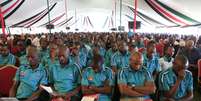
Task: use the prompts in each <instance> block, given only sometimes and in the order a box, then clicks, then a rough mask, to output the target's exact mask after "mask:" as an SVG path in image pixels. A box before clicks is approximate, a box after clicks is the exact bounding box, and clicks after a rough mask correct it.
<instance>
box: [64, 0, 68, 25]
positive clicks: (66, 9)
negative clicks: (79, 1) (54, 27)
mask: <svg viewBox="0 0 201 101" xmlns="http://www.w3.org/2000/svg"><path fill="white" fill-rule="evenodd" d="M67 11H68V8H67V0H65V13H66V21H67V20H68V14H67ZM66 25H68V24H67V23H66ZM66 27H67V26H66Z"/></svg>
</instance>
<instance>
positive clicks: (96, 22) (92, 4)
mask: <svg viewBox="0 0 201 101" xmlns="http://www.w3.org/2000/svg"><path fill="white" fill-rule="evenodd" d="M6 1H11V2H9V3H8V4H7V5H5V6H3V7H2V10H3V11H4V10H6V9H7V8H8V7H10V6H11V5H12V4H13V3H15V2H17V1H23V0H1V1H0V3H1V4H2V3H4V2H6ZM49 1H50V5H53V4H54V3H57V4H56V6H55V7H54V8H53V10H52V11H51V12H50V17H51V20H52V19H54V18H56V17H58V16H59V15H62V14H64V13H65V11H66V9H65V0H49ZM115 1H116V3H117V7H116V10H117V12H116V15H117V16H116V18H117V19H116V26H119V25H120V23H119V20H120V17H119V0H66V2H67V3H66V4H67V16H68V18H70V17H73V18H72V20H70V21H69V22H68V25H64V26H61V27H58V26H56V28H57V29H59V28H65V27H66V26H70V27H71V28H72V29H75V28H79V29H82V30H83V31H87V30H92V31H93V30H94V31H101V30H107V29H109V28H112V27H115V23H114V22H115V17H114V14H113V16H112V11H114V8H115V3H114V2H115ZM122 1H123V9H122V10H123V13H122V25H123V26H125V27H127V26H128V21H131V19H132V18H133V16H134V15H133V12H132V11H131V10H130V9H129V8H128V6H130V7H134V6H133V5H134V0H122ZM149 1H156V0H149ZM157 1H160V2H162V3H163V4H165V5H167V6H168V7H170V8H172V9H174V10H176V11H178V12H180V13H182V14H184V15H186V16H188V17H190V18H192V19H194V20H196V21H198V22H201V19H200V18H201V13H200V11H199V10H200V8H201V7H200V5H201V0H157ZM18 4H19V3H18ZM46 8H47V1H46V0H24V2H23V4H22V5H21V6H20V7H19V8H18V9H17V10H16V11H15V12H14V13H13V14H12V15H11V16H9V17H8V18H7V19H5V24H6V26H7V27H9V26H12V25H14V24H16V23H18V22H20V21H23V20H25V19H27V18H30V17H32V16H33V15H35V14H37V13H39V12H41V11H42V10H44V9H46ZM11 11H12V10H11ZM138 11H139V12H141V13H143V14H144V15H146V16H148V17H150V18H152V19H154V20H156V21H158V22H161V23H163V24H165V25H167V26H174V25H175V24H174V23H172V22H170V21H168V20H167V19H165V18H164V17H162V16H161V15H159V14H158V13H157V12H156V11H154V10H153V9H152V8H151V7H150V6H149V5H148V4H147V3H146V2H145V0H138ZM75 12H76V14H75ZM8 13H9V12H8ZM6 14H7V13H6ZM6 14H5V15H4V16H6ZM75 15H76V16H77V17H76V18H75ZM125 15H128V16H130V18H129V17H128V16H125ZM86 17H88V18H89V19H90V22H91V23H92V24H93V27H92V26H91V25H90V22H89V21H86V19H85V18H86ZM107 17H108V18H112V19H113V26H112V25H111V23H112V22H111V21H109V20H108V22H107V23H106V25H105V26H104V22H105V21H106V19H107ZM65 19H66V15H65V16H62V17H61V19H59V20H57V21H56V22H55V23H54V25H57V24H58V23H60V22H62V21H64V20H65ZM76 20H77V23H75V22H76ZM137 20H138V21H142V27H143V28H144V27H145V28H146V27H157V26H162V25H160V24H157V23H154V22H152V21H149V23H147V22H144V21H143V20H142V19H141V18H140V17H137ZM47 21H48V15H46V16H45V17H44V18H42V19H41V20H40V21H38V22H37V23H35V24H33V25H32V26H30V28H32V29H34V28H45V26H43V27H41V26H40V25H42V24H44V23H47ZM147 21H148V20H147ZM150 23H151V24H150ZM193 24H198V23H192V25H193ZM23 30H25V29H23ZM27 30H28V29H27Z"/></svg>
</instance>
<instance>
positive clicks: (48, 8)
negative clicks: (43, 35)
mask: <svg viewBox="0 0 201 101" xmlns="http://www.w3.org/2000/svg"><path fill="white" fill-rule="evenodd" d="M49 5H50V4H49V0H47V10H48V25H50V7H49ZM49 33H50V34H51V29H49Z"/></svg>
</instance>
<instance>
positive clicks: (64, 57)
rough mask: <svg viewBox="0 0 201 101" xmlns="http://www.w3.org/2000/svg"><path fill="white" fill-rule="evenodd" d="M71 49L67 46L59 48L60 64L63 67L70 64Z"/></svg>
mask: <svg viewBox="0 0 201 101" xmlns="http://www.w3.org/2000/svg"><path fill="white" fill-rule="evenodd" d="M68 56H69V49H68V48H67V47H66V46H61V47H59V54H58V57H59V62H60V64H61V65H66V64H67V62H68Z"/></svg>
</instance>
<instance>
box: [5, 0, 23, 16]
mask: <svg viewBox="0 0 201 101" xmlns="http://www.w3.org/2000/svg"><path fill="white" fill-rule="evenodd" d="M24 1H25V0H22V1H21V2H20V4H19V5H17V7H16V8H15V9H13V10H12V11H11V12H10V13H9V14H8V15H6V16H5V17H4V19H7V18H8V17H10V16H11V15H12V14H13V13H15V12H16V11H17V10H18V8H20V6H21V5H22V4H23V3H24Z"/></svg>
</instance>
